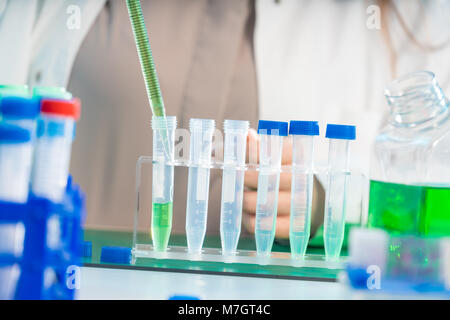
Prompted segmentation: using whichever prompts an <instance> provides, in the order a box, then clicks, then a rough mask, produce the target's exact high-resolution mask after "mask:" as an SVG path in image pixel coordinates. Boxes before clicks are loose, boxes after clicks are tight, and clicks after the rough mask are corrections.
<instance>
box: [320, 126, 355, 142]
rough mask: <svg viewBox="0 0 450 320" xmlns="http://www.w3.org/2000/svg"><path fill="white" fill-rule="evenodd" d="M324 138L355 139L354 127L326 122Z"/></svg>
mask: <svg viewBox="0 0 450 320" xmlns="http://www.w3.org/2000/svg"><path fill="white" fill-rule="evenodd" d="M325 138H329V139H344V140H355V139H356V127H355V126H346V125H341V124H327V132H326V134H325Z"/></svg>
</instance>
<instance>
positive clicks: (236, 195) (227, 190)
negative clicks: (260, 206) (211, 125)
mask: <svg viewBox="0 0 450 320" xmlns="http://www.w3.org/2000/svg"><path fill="white" fill-rule="evenodd" d="M248 128H249V122H248V121H239V120H225V122H224V132H225V145H224V168H223V176H222V205H221V215H220V239H221V242H222V254H224V255H233V254H235V253H236V249H237V245H238V241H239V236H240V234H241V220H242V200H243V195H244V193H243V192H244V177H245V171H244V166H245V153H246V147H247V134H248ZM238 167H240V168H238Z"/></svg>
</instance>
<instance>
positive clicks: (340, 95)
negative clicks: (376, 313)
mask: <svg viewBox="0 0 450 320" xmlns="http://www.w3.org/2000/svg"><path fill="white" fill-rule="evenodd" d="M396 3H398V5H399V8H400V10H401V12H403V14H404V17H405V18H406V19H407V21H408V22H409V26H410V27H411V26H413V27H414V32H415V34H417V35H418V36H421V35H422V34H423V33H426V32H427V36H426V37H425V39H426V40H429V41H430V42H431V43H435V41H434V40H435V38H438V39H437V42H442V39H445V38H446V37H449V36H450V23H449V22H450V21H449V17H450V14H448V12H449V10H448V9H450V8H449V3H450V1H448V0H444V1H434V2H431V3H429V4H428V5H429V6H430V7H433V6H431V5H430V4H436V5H440V7H439V8H440V10H439V11H437V12H436V13H435V15H434V16H433V20H432V21H431V23H429V24H427V25H426V26H424V25H423V24H421V23H419V21H421V17H420V15H419V12H418V11H417V10H415V5H416V4H417V2H413V1H396ZM104 4H105V0H60V1H53V0H14V1H12V0H9V1H8V0H0V83H10V84H12V83H14V84H25V83H27V84H29V85H56V86H64V87H65V86H67V83H68V79H69V76H70V72H71V68H72V65H73V63H74V59H75V56H76V54H77V51H78V49H79V47H80V45H81V43H82V41H83V39H84V37H85V36H86V34H87V32H88V30H89V28H90V26H91V25H92V23H93V21H94V20H95V18H96V17H97V15H98V13H99V12H100V10H101V8H102V7H103V6H104ZM71 5H75V6H78V7H79V9H80V19H81V23H80V28H79V29H71V28H68V27H67V23H68V22H69V19H70V18H71V17H72V18H73V14H74V13H73V12H71V11H70V10H69V6H71ZM370 5H373V1H362V0H361V1H360V0H352V1H343V0H323V1H322V0H321V1H311V0H281V1H280V2H279V3H275V1H273V0H257V5H256V27H255V57H256V67H257V81H258V94H259V117H260V119H278V120H293V119H297V120H318V121H319V122H320V125H321V136H320V137H319V138H318V139H317V145H316V162H317V164H318V165H325V164H326V161H327V156H328V150H327V143H326V139H325V138H324V135H325V125H326V123H344V124H354V125H356V126H357V141H355V142H352V148H351V167H352V169H355V170H358V171H363V172H364V173H368V171H369V165H370V153H371V152H370V150H371V142H372V141H373V140H374V138H375V136H376V132H377V130H378V128H379V126H380V123H381V119H382V117H383V115H384V114H385V113H386V112H387V110H388V109H387V106H386V103H385V101H384V97H383V88H384V86H385V85H386V83H387V82H389V81H390V80H391V78H392V75H391V72H390V67H389V56H388V50H387V47H386V44H385V43H384V40H383V38H382V34H381V31H380V30H377V29H375V30H373V29H370V28H368V27H367V24H366V23H367V19H368V17H369V14H368V13H367V8H368V7H369V6H370ZM68 11H69V12H68ZM392 20H393V23H392V24H391V26H390V28H391V34H392V38H393V43H394V48H395V51H396V52H397V55H398V75H402V74H405V73H408V72H412V71H417V70H423V69H427V70H431V71H433V72H435V73H436V75H437V77H438V80H439V82H440V84H441V86H442V88H443V89H444V91H445V92H446V94H447V95H449V94H450V46H447V47H446V48H444V49H442V50H439V51H436V52H431V53H425V52H423V51H421V50H420V49H418V48H417V47H416V46H414V44H412V43H411V41H410V40H409V39H408V38H407V37H406V35H405V33H404V31H403V30H402V29H401V28H400V26H399V25H398V22H395V19H392ZM382 27H383V26H382ZM436 30H438V31H436ZM419 38H421V39H423V38H424V37H419ZM426 42H428V41H426Z"/></svg>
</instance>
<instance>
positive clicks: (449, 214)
mask: <svg viewBox="0 0 450 320" xmlns="http://www.w3.org/2000/svg"><path fill="white" fill-rule="evenodd" d="M368 226H369V227H377V228H383V229H385V230H386V231H388V232H390V233H393V234H415V235H422V236H445V235H447V236H448V235H450V188H449V187H439V186H414V185H404V184H396V183H387V182H380V181H375V180H372V181H370V200H369V220H368Z"/></svg>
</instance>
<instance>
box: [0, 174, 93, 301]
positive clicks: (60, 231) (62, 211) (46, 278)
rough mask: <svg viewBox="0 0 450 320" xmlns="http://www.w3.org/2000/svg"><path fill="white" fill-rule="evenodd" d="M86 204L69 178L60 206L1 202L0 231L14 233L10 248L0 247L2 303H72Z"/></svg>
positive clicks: (31, 198)
mask: <svg viewBox="0 0 450 320" xmlns="http://www.w3.org/2000/svg"><path fill="white" fill-rule="evenodd" d="M84 203H85V197H84V194H83V192H82V191H81V189H80V187H79V186H78V185H76V184H73V183H72V179H71V178H70V177H69V179H68V183H67V188H66V192H65V196H64V200H63V202H61V203H55V202H52V201H50V200H48V199H45V198H40V197H36V196H34V195H33V194H31V193H30V195H29V197H28V201H27V202H26V203H13V202H5V201H0V212H1V215H0V228H5V227H8V226H15V229H16V230H15V232H14V233H15V234H14V236H15V237H14V240H13V242H14V243H13V245H12V246H8V248H6V247H5V244H4V243H0V300H1V299H18V300H29V299H31V300H47V299H48V300H60V299H61V300H72V299H74V295H75V292H76V290H75V288H76V285H77V284H76V283H73V282H71V281H70V279H69V278H68V277H73V279H74V280H75V281H76V279H77V277H78V276H79V275H77V274H75V272H78V271H79V270H77V267H79V266H80V265H81V243H82V229H81V225H82V221H83V219H84V217H85V206H84ZM3 230H4V229H3ZM72 284H73V286H72Z"/></svg>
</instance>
